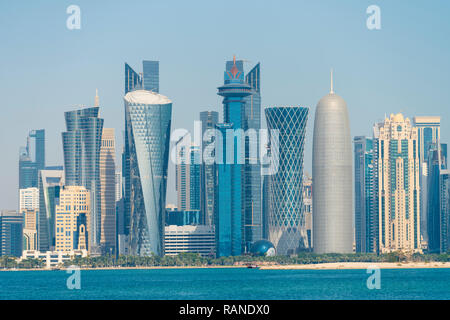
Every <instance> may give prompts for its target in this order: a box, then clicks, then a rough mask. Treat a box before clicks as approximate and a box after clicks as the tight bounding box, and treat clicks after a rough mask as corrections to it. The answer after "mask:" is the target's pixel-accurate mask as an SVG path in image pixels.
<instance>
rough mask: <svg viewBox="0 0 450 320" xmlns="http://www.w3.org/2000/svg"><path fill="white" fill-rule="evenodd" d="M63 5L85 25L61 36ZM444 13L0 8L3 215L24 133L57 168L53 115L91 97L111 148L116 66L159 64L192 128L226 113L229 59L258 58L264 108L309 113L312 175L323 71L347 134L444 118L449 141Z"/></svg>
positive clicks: (237, 4)
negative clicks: (34, 132)
mask: <svg viewBox="0 0 450 320" xmlns="http://www.w3.org/2000/svg"><path fill="white" fill-rule="evenodd" d="M70 4H76V5H79V6H80V8H81V30H73V31H70V30H68V29H67V28H66V19H67V17H68V15H67V14H66V8H67V7H68V6H69V5H70ZM371 4H376V5H378V6H380V8H381V26H382V29H381V30H376V31H369V30H368V29H367V28H366V19H367V14H366V12H365V11H366V8H367V7H368V6H369V5H371ZM449 14H450V2H449V1H446V0H434V1H424V0H423V1H406V0H396V1H381V0H371V1H365V0H352V1H350V0H347V1H337V0H335V1H331V0H330V1H325V0H321V1H312V0H310V1H298V0H296V1H261V0H258V1H244V0H239V1H234V0H232V1H212V0H205V1H168V0H164V1H87V0H85V1H75V0H72V1H19V0H17V1H2V2H1V4H0V40H1V48H0V56H1V59H0V67H1V72H0V93H1V100H0V101H1V102H0V104H1V108H2V116H1V118H0V121H1V122H0V136H1V145H0V150H1V158H0V173H1V179H0V208H12V209H14V208H16V207H17V184H18V183H17V182H18V151H19V146H21V145H24V144H25V138H26V135H27V132H28V131H29V130H31V129H40V128H45V129H46V135H47V164H48V165H57V164H62V162H63V157H62V150H61V132H62V131H64V130H65V127H64V118H63V113H64V111H67V110H71V109H73V108H74V106H76V105H80V104H83V105H91V104H93V102H94V95H95V89H96V88H98V89H99V94H100V103H101V107H102V109H101V114H102V116H103V117H104V118H105V126H106V127H114V128H116V139H117V140H118V148H119V151H121V148H122V133H121V132H122V130H123V126H124V120H123V113H124V112H123V91H124V88H123V86H124V84H123V82H124V81H123V77H124V75H123V73H124V62H128V63H130V64H131V65H132V66H133V67H135V68H136V69H138V70H139V71H140V69H141V61H142V60H143V59H149V60H159V61H160V88H161V89H160V92H161V93H162V94H164V95H167V96H168V97H170V98H171V99H172V100H173V128H180V127H184V128H188V129H189V128H191V127H192V125H193V121H194V120H196V119H197V118H198V113H199V112H200V111H203V110H208V109H210V110H217V111H219V112H220V114H221V113H222V106H221V99H220V98H219V97H218V96H217V94H216V92H217V89H216V88H217V86H219V85H220V84H221V83H222V82H223V69H224V67H225V61H226V60H227V59H231V58H232V56H233V54H236V55H237V58H238V59H240V58H241V59H247V60H250V61H251V64H252V65H253V64H255V63H257V62H261V76H262V105H263V107H266V106H278V105H279V106H281V105H304V106H310V107H311V109H310V117H309V123H308V136H307V148H306V152H305V166H306V170H308V171H310V168H311V156H312V153H311V145H312V128H313V120H314V111H315V106H316V104H317V102H318V100H319V99H320V98H321V97H322V96H323V95H324V94H326V93H327V92H328V90H329V70H330V68H331V67H333V68H334V69H335V91H336V93H338V94H339V95H341V96H342V97H343V98H344V99H345V100H346V101H347V104H348V108H349V112H350V121H351V131H352V135H353V136H354V135H370V134H371V128H372V125H373V123H374V122H376V121H379V120H381V119H382V118H383V116H384V114H385V113H387V114H389V113H394V112H399V111H402V112H404V113H405V114H406V115H407V116H409V117H412V116H414V115H440V116H442V140H443V142H450V139H449V138H450V131H449V130H448V126H449V123H450V105H449V101H450V90H449V88H450V78H449V77H450V59H449V58H450V41H449V34H450V20H449ZM249 67H250V64H248V65H246V69H247V70H249ZM171 173H173V170H172V171H171ZM169 179H170V180H169V190H168V193H169V202H174V201H175V199H176V197H175V196H174V188H173V186H174V183H173V180H174V177H173V175H172V174H171V175H170V176H169Z"/></svg>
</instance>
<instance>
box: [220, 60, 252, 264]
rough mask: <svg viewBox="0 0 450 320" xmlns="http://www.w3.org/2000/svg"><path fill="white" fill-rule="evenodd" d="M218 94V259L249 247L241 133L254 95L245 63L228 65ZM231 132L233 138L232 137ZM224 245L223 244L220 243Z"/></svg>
mask: <svg viewBox="0 0 450 320" xmlns="http://www.w3.org/2000/svg"><path fill="white" fill-rule="evenodd" d="M218 90H219V91H218V95H220V96H222V97H224V99H223V107H224V108H223V109H224V115H223V120H224V124H223V125H220V124H218V125H217V128H218V129H219V131H220V132H221V133H222V139H220V141H221V142H222V143H223V145H222V150H221V155H219V156H218V159H224V160H225V161H223V163H222V164H218V165H217V166H216V168H217V169H218V170H219V171H218V172H217V175H218V181H217V194H218V199H217V200H218V203H217V207H218V209H217V212H218V215H217V218H216V239H217V241H218V244H217V248H218V249H217V255H218V256H229V255H240V254H241V253H242V252H243V251H244V250H245V247H246V240H245V229H244V225H245V222H246V217H245V209H244V204H245V187H244V186H245V176H244V169H245V168H244V164H245V153H246V152H245V141H246V136H245V135H244V133H243V131H242V130H243V129H244V128H245V112H244V111H245V109H244V108H245V97H247V96H249V95H251V94H252V87H251V86H250V85H249V84H247V83H246V82H245V79H244V73H243V62H242V61H236V57H234V59H233V61H232V62H230V61H228V62H227V63H226V70H225V72H224V85H223V86H221V87H219V88H218ZM233 130H234V132H233ZM229 132H231V133H232V134H231V135H230V134H229ZM216 139H217V137H216ZM216 141H218V140H216ZM231 143H232V145H233V149H232V150H228V149H227V147H228V146H227V144H231ZM253 147H255V146H253ZM253 151H254V149H253ZM227 152H231V155H232V161H229V160H230V157H229V155H226V153H227ZM219 153H220V152H219ZM230 162H231V163H230ZM225 202H228V203H225ZM217 227H219V228H217ZM260 227H261V226H260ZM221 241H224V243H220V242H221Z"/></svg>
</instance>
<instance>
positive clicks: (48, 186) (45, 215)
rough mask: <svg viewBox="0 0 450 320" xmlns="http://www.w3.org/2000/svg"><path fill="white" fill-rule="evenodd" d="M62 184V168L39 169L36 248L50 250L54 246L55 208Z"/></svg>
mask: <svg viewBox="0 0 450 320" xmlns="http://www.w3.org/2000/svg"><path fill="white" fill-rule="evenodd" d="M63 185H64V171H63V170H41V171H39V214H38V249H39V251H43V252H45V251H48V250H52V249H54V247H55V208H56V205H57V204H59V194H60V190H61V188H62V186H63Z"/></svg>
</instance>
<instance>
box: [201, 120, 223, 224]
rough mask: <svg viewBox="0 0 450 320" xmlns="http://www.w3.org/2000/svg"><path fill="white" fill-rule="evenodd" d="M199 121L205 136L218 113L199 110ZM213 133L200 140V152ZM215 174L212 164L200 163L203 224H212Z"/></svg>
mask: <svg viewBox="0 0 450 320" xmlns="http://www.w3.org/2000/svg"><path fill="white" fill-rule="evenodd" d="M200 121H201V122H202V137H205V133H206V131H207V130H213V129H215V128H216V124H217V123H218V122H219V114H218V113H217V112H216V111H203V112H200ZM213 139H214V137H213V135H211V136H210V138H209V139H208V140H207V141H203V142H202V154H203V152H204V150H205V146H206V145H208V144H210V143H211V142H212V141H213ZM215 184H216V174H215V166H214V164H206V163H205V162H204V161H202V164H201V197H200V198H201V213H202V223H203V224H205V225H209V226H211V225H214V213H215V210H216V200H215V192H214V188H215Z"/></svg>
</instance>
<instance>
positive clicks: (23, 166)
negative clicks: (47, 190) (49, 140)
mask: <svg viewBox="0 0 450 320" xmlns="http://www.w3.org/2000/svg"><path fill="white" fill-rule="evenodd" d="M30 138H34V159H33V157H32V153H31V150H30ZM43 169H45V130H44V129H40V130H33V131H31V132H30V133H29V135H28V137H27V145H26V147H21V148H20V151H19V189H25V188H30V187H37V186H38V173H39V170H43Z"/></svg>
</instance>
